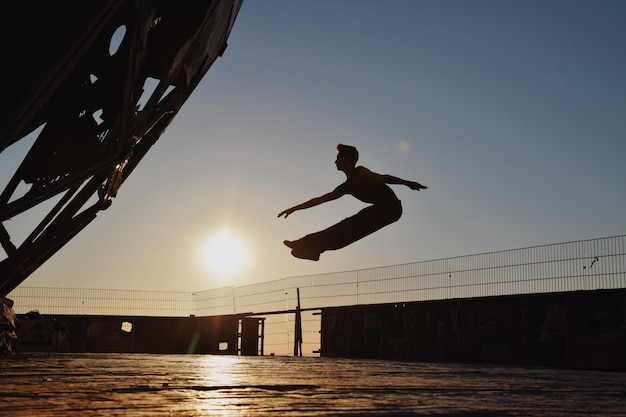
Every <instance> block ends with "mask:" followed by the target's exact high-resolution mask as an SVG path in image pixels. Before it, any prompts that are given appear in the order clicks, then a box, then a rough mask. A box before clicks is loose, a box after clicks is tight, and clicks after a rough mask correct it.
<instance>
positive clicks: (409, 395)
mask: <svg viewBox="0 0 626 417" xmlns="http://www.w3.org/2000/svg"><path fill="white" fill-rule="evenodd" d="M269 414H280V415H293V416H321V415H344V416H350V415H355V416H356V415H390V414H392V415H405V416H409V415H416V416H417V415H420V416H559V417H562V416H568V415H593V416H624V415H626V374H622V373H607V372H589V371H573V370H561V369H547V368H523V367H510V366H506V367H504V366H487V365H466V364H433V363H415V362H388V361H376V360H348V359H329V358H310V357H304V358H293V357H237V356H205V355H138V354H51V355H46V354H28V355H8V356H2V357H0V415H7V416H9V415H10V416H32V415H36V416H38V417H44V416H84V415H107V416H110V415H124V416H204V415H242V416H249V415H259V416H261V415H269Z"/></svg>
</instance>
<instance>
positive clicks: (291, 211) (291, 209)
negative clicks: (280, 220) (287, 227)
mask: <svg viewBox="0 0 626 417" xmlns="http://www.w3.org/2000/svg"><path fill="white" fill-rule="evenodd" d="M294 211H295V210H294V208H293V207H292V208H288V209H287V210H283V211H281V212H280V213H278V217H281V216H283V215H284V216H285V219H286V218H287V216H289V215H290V214H291V213H293V212H294Z"/></svg>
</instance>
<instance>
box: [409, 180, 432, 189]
mask: <svg viewBox="0 0 626 417" xmlns="http://www.w3.org/2000/svg"><path fill="white" fill-rule="evenodd" d="M407 185H408V186H409V188H410V189H411V190H417V191H419V190H425V189H427V188H428V187H427V186H425V185H422V184H420V183H419V182H415V181H411V182H409V183H408V184H407Z"/></svg>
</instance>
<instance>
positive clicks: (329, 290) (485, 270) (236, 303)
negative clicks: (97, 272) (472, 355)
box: [9, 235, 626, 352]
mask: <svg viewBox="0 0 626 417" xmlns="http://www.w3.org/2000/svg"><path fill="white" fill-rule="evenodd" d="M625 253H626V235H621V236H614V237H606V238H600V239H591V240H581V241H575V242H567V243H559V244H550V245H541V246H533V247H528V248H522V249H513V250H503V251H497V252H489V253H482V254H476V255H467V256H459V257H454V258H446V259H437V260H430V261H422V262H414V263H408V264H402V265H392V266H383V267H378V268H369V269H361V270H354V271H345V272H336V273H328V274H317V275H305V276H297V277H289V278H284V279H280V280H275V281H270V282H265V283H260V284H253V285H246V286H240V287H224V288H217V289H211V290H206V291H200V292H196V293H183V292H176V293H174V292H147V291H123V290H94V289H68V288H31V287H18V288H16V289H15V290H14V291H13V292H12V293H11V294H9V298H11V299H13V300H14V301H15V310H16V312H18V313H20V312H22V313H23V312H27V311H30V310H33V309H37V310H39V311H40V312H41V313H42V314H106V315H149V316H187V315H191V314H195V315H196V316H209V315H221V314H232V313H259V312H273V311H285V310H290V309H294V308H295V307H296V304H297V296H296V291H297V289H298V288H299V289H300V300H301V306H302V307H303V308H323V307H338V306H345V305H357V304H379V303H397V302H410V301H422V300H440V299H453V298H469V297H487V296H499V295H513V294H532V293H547V292H563V291H578V290H595V289H615V288H626V254H625ZM318 322H319V320H318V319H317V318H316V317H315V316H313V315H312V313H306V314H304V315H303V332H304V339H305V340H304V342H305V348H306V344H307V343H309V344H310V345H311V347H312V348H313V349H316V348H317V347H319V334H318V331H319V325H317V327H316V324H318ZM307 323H309V324H310V325H309V326H307ZM293 328H294V325H293V315H290V314H281V315H271V317H268V319H267V320H266V346H267V347H268V349H266V351H268V352H270V351H271V348H272V345H273V344H275V345H276V347H281V346H284V345H285V344H287V345H290V344H291V343H293V341H292V340H291V339H292V333H291V331H292V329H293ZM277 350H279V351H280V349H277ZM289 351H290V347H289V346H288V348H287V352H289Z"/></svg>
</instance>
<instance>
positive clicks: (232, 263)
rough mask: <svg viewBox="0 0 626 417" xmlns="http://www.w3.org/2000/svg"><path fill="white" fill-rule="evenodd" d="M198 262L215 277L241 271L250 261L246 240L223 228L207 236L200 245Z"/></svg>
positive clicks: (226, 276) (228, 275)
mask: <svg viewBox="0 0 626 417" xmlns="http://www.w3.org/2000/svg"><path fill="white" fill-rule="evenodd" d="M199 257H200V264H201V265H202V267H203V269H205V270H206V271H208V272H210V273H211V274H212V275H213V276H214V277H216V278H228V277H232V276H234V275H236V274H237V273H239V272H242V271H243V270H244V269H245V268H246V267H247V266H248V264H249V262H250V251H249V249H248V245H247V243H246V241H245V240H244V239H243V238H242V237H241V236H240V235H238V234H237V233H235V232H233V231H232V230H230V229H227V228H224V229H222V230H220V231H218V232H216V233H215V234H213V235H212V236H209V237H208V238H207V239H206V240H205V241H204V242H202V244H201V247H200V253H199Z"/></svg>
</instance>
